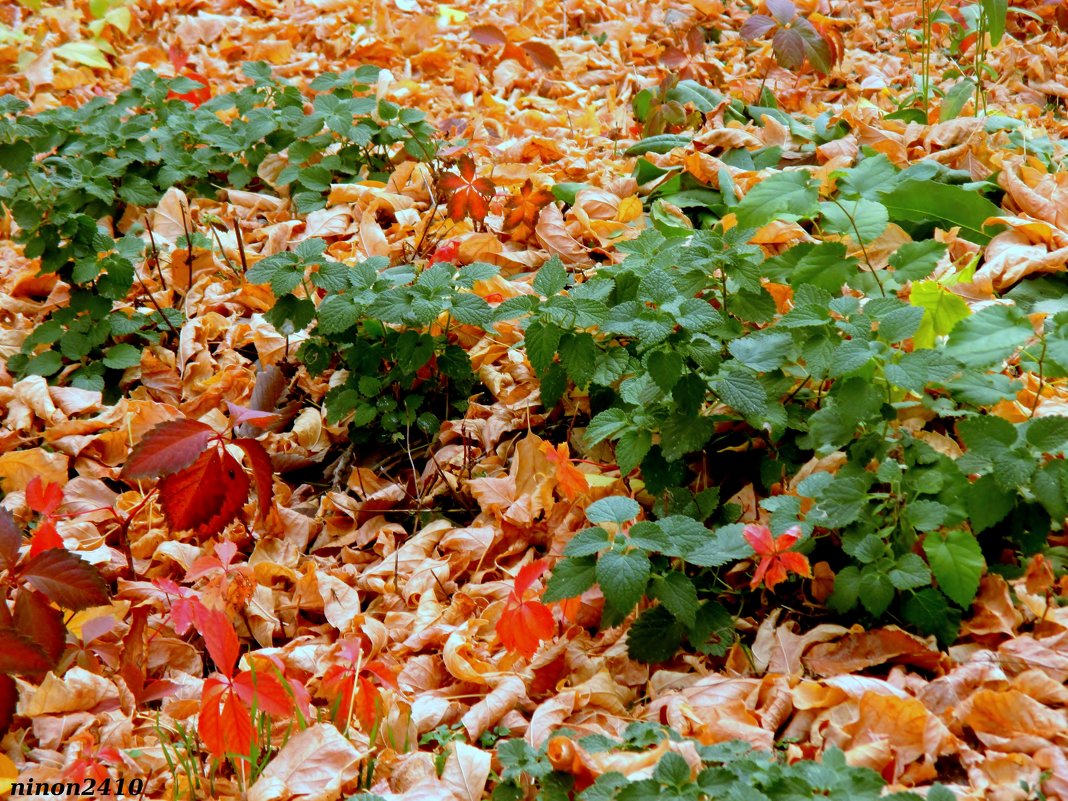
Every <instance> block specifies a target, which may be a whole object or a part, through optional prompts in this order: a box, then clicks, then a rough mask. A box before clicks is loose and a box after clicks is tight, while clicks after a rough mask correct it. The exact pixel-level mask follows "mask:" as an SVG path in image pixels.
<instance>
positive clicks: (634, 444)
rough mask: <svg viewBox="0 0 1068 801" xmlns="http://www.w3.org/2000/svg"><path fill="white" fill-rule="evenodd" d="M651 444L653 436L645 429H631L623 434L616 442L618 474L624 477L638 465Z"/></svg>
mask: <svg viewBox="0 0 1068 801" xmlns="http://www.w3.org/2000/svg"><path fill="white" fill-rule="evenodd" d="M652 444H653V435H652V434H651V433H650V432H649V431H647V430H646V429H633V430H631V431H627V432H625V433H624V434H623V436H621V437H620V438H619V441H618V442H616V463H617V464H618V465H619V474H620V475H621V476H626V475H628V474H629V473H630V472H631V471H632V470H633V469H634V468H635V467H637V466H638V465H640V464H641V463H642V459H644V458H645V454H647V453H648V452H649V448H650V447H652Z"/></svg>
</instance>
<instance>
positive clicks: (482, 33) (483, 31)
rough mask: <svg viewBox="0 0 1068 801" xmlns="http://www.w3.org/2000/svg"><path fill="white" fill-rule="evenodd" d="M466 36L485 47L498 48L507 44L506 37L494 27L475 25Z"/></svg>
mask: <svg viewBox="0 0 1068 801" xmlns="http://www.w3.org/2000/svg"><path fill="white" fill-rule="evenodd" d="M468 34H469V35H470V37H471V38H472V39H474V40H475V41H476V42H478V43H479V44H481V45H486V47H500V46H501V45H505V44H507V43H508V37H507V36H506V35H505V33H504V31H502V30H501V29H500V28H498V27H497V26H496V25H476V26H475V27H473V28H472V29H471V30H470V31H468Z"/></svg>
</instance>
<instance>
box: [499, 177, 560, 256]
mask: <svg viewBox="0 0 1068 801" xmlns="http://www.w3.org/2000/svg"><path fill="white" fill-rule="evenodd" d="M553 200H555V198H554V197H553V193H552V192H550V191H549V190H548V189H535V188H534V184H533V183H531V181H530V179H529V178H528V179H527V180H526V182H525V183H524V184H523V186H522V187H520V189H519V194H516V195H512V196H511V197H509V198H508V201H507V202H506V203H505V204H504V223H503V225H502V228H503V229H504V230H505V231H508V232H509V237H510V238H511V239H512V240H514V241H520V240H523V239H526V238H528V237H529V236H530V235H531V234H533V233H534V226H536V225H537V224H538V215H539V214H541V210H542V209H543V208H545V207H546V206H548V205H549V204H550V203H552V202H553Z"/></svg>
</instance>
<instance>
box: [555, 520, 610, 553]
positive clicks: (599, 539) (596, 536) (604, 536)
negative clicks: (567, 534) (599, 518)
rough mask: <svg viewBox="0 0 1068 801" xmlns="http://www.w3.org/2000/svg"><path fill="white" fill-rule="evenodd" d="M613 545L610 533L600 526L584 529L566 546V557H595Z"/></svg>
mask: <svg viewBox="0 0 1068 801" xmlns="http://www.w3.org/2000/svg"><path fill="white" fill-rule="evenodd" d="M611 544H612V540H611V539H610V538H609V536H608V532H607V531H605V530H604V529H603V528H601V527H600V526H595V527H593V528H584V529H582V531H580V532H579V533H578V534H576V535H575V536H574V537H572V538H571V540H570V541H569V542H568V543H567V545H565V546H564V556H593V555H594V554H596V553H600V552H601V551H603V550H604V549H605V548H607V547H608V546H609V545H611Z"/></svg>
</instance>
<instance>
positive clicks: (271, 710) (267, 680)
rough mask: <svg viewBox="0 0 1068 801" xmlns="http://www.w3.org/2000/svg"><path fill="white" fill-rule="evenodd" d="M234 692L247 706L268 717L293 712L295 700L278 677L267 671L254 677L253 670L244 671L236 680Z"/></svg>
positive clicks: (260, 671)
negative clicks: (253, 704) (254, 704)
mask: <svg viewBox="0 0 1068 801" xmlns="http://www.w3.org/2000/svg"><path fill="white" fill-rule="evenodd" d="M234 692H236V693H237V695H238V697H240V698H241V700H242V701H244V702H245V703H246V704H247V705H249V706H252V703H253V701H255V703H256V707H257V708H258V709H261V710H262V711H264V712H266V713H267V714H268V715H275V716H281V715H288V714H289V713H290V712H291V711H292V710H293V699H292V698H291V697H290V695H289V693H287V692H286V688H285V687H284V686H282V682H280V681H279V680H278V677H277V676H275V675H274V674H272V673H268V672H267V671H266V670H259V671H257V672H256V673H255V675H253V673H252V671H251V670H243V671H241V673H240V674H239V675H238V676H237V678H235V679H234Z"/></svg>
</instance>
